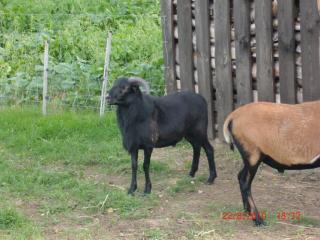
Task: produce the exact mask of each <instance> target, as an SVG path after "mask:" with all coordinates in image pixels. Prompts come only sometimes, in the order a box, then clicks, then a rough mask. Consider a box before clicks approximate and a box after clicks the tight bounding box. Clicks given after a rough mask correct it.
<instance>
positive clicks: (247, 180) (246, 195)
mask: <svg viewBox="0 0 320 240" xmlns="http://www.w3.org/2000/svg"><path fill="white" fill-rule="evenodd" d="M259 164H260V161H259V162H258V163H257V164H256V165H254V166H249V165H248V164H247V163H245V166H244V168H243V169H242V170H241V171H240V173H239V175H238V177H239V184H240V190H241V195H242V200H243V206H244V208H245V210H246V211H247V212H248V213H249V214H252V215H254V216H252V220H253V221H255V224H256V225H257V226H260V225H262V224H264V222H263V219H262V218H261V216H260V214H259V211H258V209H257V207H256V205H255V203H254V201H253V197H252V194H251V184H252V180H253V178H254V176H255V174H256V172H257V170H258V166H259Z"/></svg>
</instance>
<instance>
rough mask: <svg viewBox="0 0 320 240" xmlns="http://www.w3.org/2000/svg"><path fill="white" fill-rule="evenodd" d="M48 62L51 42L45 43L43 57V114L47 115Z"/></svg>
mask: <svg viewBox="0 0 320 240" xmlns="http://www.w3.org/2000/svg"><path fill="white" fill-rule="evenodd" d="M48 62H49V42H48V41H47V40H46V41H45V43H44V57H43V88H42V114H43V115H47V101H48Z"/></svg>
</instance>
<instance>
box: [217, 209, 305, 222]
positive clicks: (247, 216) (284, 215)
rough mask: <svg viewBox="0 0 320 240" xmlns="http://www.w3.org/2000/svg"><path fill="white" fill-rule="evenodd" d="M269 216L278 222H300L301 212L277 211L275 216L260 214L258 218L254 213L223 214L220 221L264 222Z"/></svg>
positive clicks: (265, 213)
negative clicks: (274, 217)
mask: <svg viewBox="0 0 320 240" xmlns="http://www.w3.org/2000/svg"><path fill="white" fill-rule="evenodd" d="M270 216H276V219H277V220H278V221H289V220H296V221H300V220H301V216H302V214H301V212H300V211H292V212H286V211H278V212H277V213H276V214H275V215H274V214H269V213H267V212H260V213H258V216H256V213H255V212H249V213H248V212H223V213H222V219H223V220H255V219H256V217H259V218H260V219H262V220H266V219H267V218H269V217H270Z"/></svg>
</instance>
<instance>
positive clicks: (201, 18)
mask: <svg viewBox="0 0 320 240" xmlns="http://www.w3.org/2000/svg"><path fill="white" fill-rule="evenodd" d="M195 4H196V5H195V7H196V9H195V10H196V11H195V15H196V16H195V18H196V37H197V51H196V56H197V70H198V85H199V92H200V94H201V95H202V96H204V98H205V99H206V101H207V104H208V136H209V138H210V139H212V140H213V139H214V138H215V130H214V106H213V85H212V74H211V62H210V60H211V54H210V53H211V52H210V19H209V18H210V15H209V14H210V13H209V0H201V1H196V2H195Z"/></svg>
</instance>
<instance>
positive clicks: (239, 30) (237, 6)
mask: <svg viewBox="0 0 320 240" xmlns="http://www.w3.org/2000/svg"><path fill="white" fill-rule="evenodd" d="M233 13H234V28H235V47H236V83H237V107H240V106H241V105H244V104H247V103H249V102H252V101H253V93H252V75H251V69H252V61H251V58H252V57H251V47H250V38H251V34H250V24H251V23H250V1H248V0H235V1H234V5H233Z"/></svg>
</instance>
